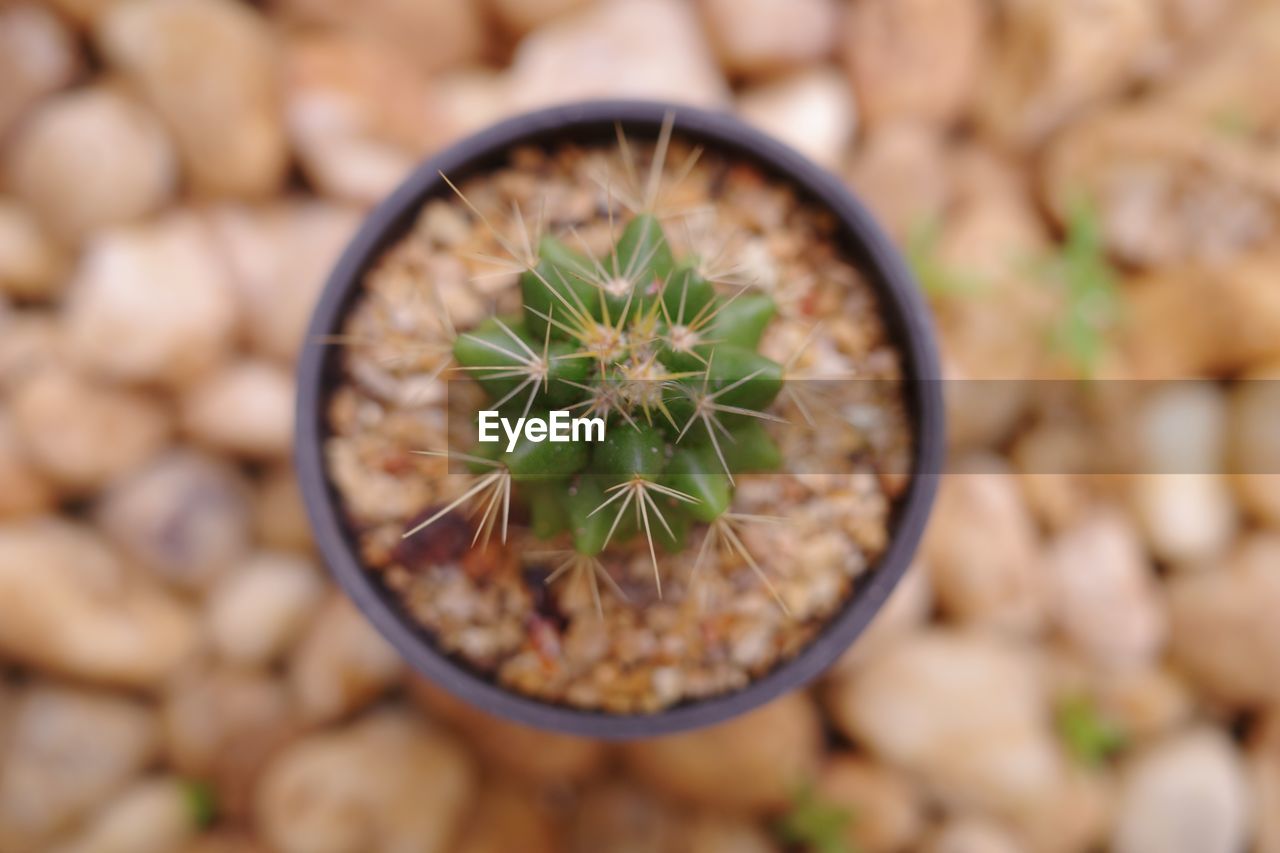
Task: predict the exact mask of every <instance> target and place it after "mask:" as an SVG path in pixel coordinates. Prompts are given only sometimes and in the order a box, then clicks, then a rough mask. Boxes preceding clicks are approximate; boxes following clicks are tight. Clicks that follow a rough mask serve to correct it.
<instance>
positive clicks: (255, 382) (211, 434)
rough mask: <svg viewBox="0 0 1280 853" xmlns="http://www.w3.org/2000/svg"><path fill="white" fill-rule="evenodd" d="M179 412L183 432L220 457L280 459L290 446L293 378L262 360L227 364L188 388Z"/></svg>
mask: <svg viewBox="0 0 1280 853" xmlns="http://www.w3.org/2000/svg"><path fill="white" fill-rule="evenodd" d="M181 409H182V415H181V417H182V427H183V429H184V430H185V431H186V433H187V434H188V435H189V436H190V437H191V438H192V439H194V440H195V441H197V442H199V443H201V444H204V445H206V446H208V447H210V448H213V449H215V450H218V451H221V452H224V453H230V454H234V455H236V456H245V457H249V458H252V459H281V458H284V457H285V456H287V455H288V454H289V449H290V447H291V446H292V443H293V414H294V412H293V410H294V380H293V375H292V374H291V373H290V372H289V371H287V370H285V369H284V368H282V367H279V366H277V365H275V364H271V363H269V362H266V361H257V360H251V359H242V360H240V361H236V362H233V363H231V364H229V365H227V366H226V367H225V368H223V369H221V370H219V371H218V372H217V373H215V374H213V375H212V376H210V377H209V378H208V379H206V380H205V381H204V382H202V383H201V384H200V385H198V386H196V387H195V388H193V389H191V391H190V392H188V393H187V394H186V395H185V396H184V397H183V399H182V402H181Z"/></svg>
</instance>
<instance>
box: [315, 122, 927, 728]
mask: <svg viewBox="0 0 1280 853" xmlns="http://www.w3.org/2000/svg"><path fill="white" fill-rule="evenodd" d="M312 331H313V333H314V336H313V337H314V340H315V345H313V346H311V347H309V348H308V350H307V351H306V353H305V355H304V358H303V363H302V366H301V372H300V405H299V417H298V467H299V474H300V477H301V479H302V482H303V487H304V494H305V495H306V497H307V501H308V507H309V511H310V512H311V515H312V520H313V524H314V526H315V532H316V537H317V541H318V543H319V545H320V547H321V549H322V551H323V553H324V556H325V558H326V560H327V562H328V563H329V565H330V567H331V568H332V570H333V571H334V573H335V575H336V577H337V578H338V580H339V581H340V583H341V584H342V585H343V586H344V588H345V589H346V590H347V591H348V593H349V594H351V595H352V596H353V598H354V599H355V601H356V602H357V604H359V605H360V606H361V607H362V609H363V610H364V611H365V612H366V613H367V614H368V615H369V616H370V618H371V619H372V621H373V623H374V624H375V625H376V626H378V628H379V629H380V630H382V631H383V633H384V634H385V635H386V636H387V637H388V638H389V639H390V640H391V641H392V642H393V643H394V644H395V645H396V646H397V647H398V648H399V649H400V650H401V652H402V653H403V654H404V655H405V656H406V658H407V659H408V660H409V661H410V662H411V663H412V664H414V665H415V666H416V667H417V668H418V669H419V670H420V671H422V672H423V673H424V674H425V675H427V676H428V677H429V678H432V679H433V680H435V681H437V682H439V683H441V684H442V685H443V686H445V687H446V688H448V689H450V690H452V691H453V692H455V693H457V694H458V695H460V696H461V697H462V698H464V699H468V700H470V701H473V702H475V703H477V704H479V705H481V706H483V707H485V708H487V709H489V710H491V711H495V712H497V713H501V714H505V715H507V716H509V717H512V718H514V719H517V720H520V721H523V722H526V723H530V724H533V725H540V726H544V727H549V728H555V729H560V730H564V731H571V732H576V733H581V734H589V735H593V736H603V737H634V736H640V735H645V734H653V733H660V732H669V731H675V730H679V729H683V728H688V727H691V726H696V725H701V724H705V723H708V722H713V721H716V720H719V719H723V718H725V717H727V716H730V715H732V714H735V713H738V712H740V711H742V710H745V709H747V708H749V707H752V706H754V705H756V704H759V703H760V702H763V701H766V700H767V699H768V698H770V697H772V696H775V695H777V694H778V693H780V692H781V691H783V690H786V689H788V688H791V687H794V686H796V685H798V684H800V683H802V682H804V681H805V680H807V679H808V678H811V677H812V676H813V675H815V674H816V673H818V672H820V671H821V670H822V669H823V668H825V667H826V666H828V665H829V664H830V663H831V662H832V661H833V660H834V659H835V658H836V657H837V656H838V655H839V653H840V652H841V651H842V650H843V649H844V648H845V647H847V646H848V644H849V643H850V642H852V641H853V639H854V638H855V637H856V636H857V634H858V633H859V632H860V631H861V630H862V628H863V627H864V626H865V625H866V623H867V622H868V621H869V620H870V618H871V616H872V615H873V614H874V613H875V611H876V610H877V609H878V607H879V606H880V604H881V603H882V602H883V600H884V599H885V597H886V596H887V595H888V593H889V591H890V590H891V589H892V587H893V585H894V583H895V582H896V580H897V578H898V577H899V576H900V575H901V573H902V571H903V570H904V569H905V567H906V565H907V563H908V562H909V560H910V557H911V553H912V551H913V549H914V546H915V543H916V540H917V539H918V536H919V533H920V530H921V528H922V526H923V522H924V519H925V516H926V514H927V510H928V507H929V504H930V502H931V499H932V492H933V483H932V481H933V477H932V475H933V474H934V473H936V471H937V469H938V466H939V458H940V452H941V451H940V444H941V411H940V410H941V406H940V400H939V394H938V389H937V387H936V382H934V381H932V380H934V379H936V376H937V365H936V356H935V354H934V350H933V344H932V339H931V337H930V330H929V325H928V321H927V317H926V315H925V312H924V309H923V307H922V304H921V301H920V300H919V298H918V297H917V296H916V294H915V292H914V289H913V286H912V284H911V282H910V280H909V278H908V277H907V275H906V273H905V272H904V269H903V266H902V264H901V262H900V261H899V260H898V258H897V256H896V255H895V254H894V253H893V251H892V249H891V248H890V247H889V245H888V243H887V241H886V240H885V238H884V237H883V236H882V235H881V233H880V232H879V231H878V230H877V229H876V227H875V226H874V224H873V223H872V222H870V220H869V219H868V217H867V216H866V214H865V213H864V212H863V210H862V208H861V207H860V206H859V205H858V204H857V203H856V202H855V201H854V200H853V199H851V198H850V197H849V196H848V194H847V193H846V192H845V191H844V190H843V189H842V188H841V187H840V186H839V184H838V182H837V181H836V180H835V179H834V178H832V177H831V176H829V175H827V174H826V173H824V172H822V171H821V170H819V169H817V168H816V167H814V166H812V165H811V164H809V163H808V162H807V161H804V160H803V159H802V158H800V157H799V156H798V155H796V154H794V153H793V152H791V151H789V150H788V149H786V148H784V147H783V146H781V145H778V144H777V143H775V142H772V141H771V140H769V139H767V138H765V137H763V136H761V135H759V134H758V133H756V132H754V131H751V130H749V129H748V128H746V127H744V126H742V125H740V124H739V123H738V122H736V121H735V120H733V119H731V118H729V117H727V116H724V115H719V114H711V113H704V112H701V111H697V110H692V109H688V108H672V107H668V106H663V105H656V104H643V103H596V104H585V105H576V106H570V107H562V108H556V109H553V110H549V111H544V112H541V113H536V114H532V115H529V116H524V117H522V118H518V119H515V120H513V121H510V122H507V123H505V124H502V125H499V126H497V127H495V128H493V129H491V130H489V131H487V132H485V133H482V134H480V135H478V136H476V137H473V138H472V139H470V140H467V141H465V142H463V143H461V144H459V145H458V146H456V147H455V148H453V149H451V150H450V151H448V152H445V153H444V154H442V155H440V156H439V157H438V158H436V159H435V160H434V161H432V162H431V163H428V164H426V165H424V167H422V169H420V170H419V171H418V172H416V173H415V174H414V175H413V176H412V177H411V178H410V179H409V180H408V181H407V182H406V184H405V185H404V186H403V187H402V188H401V189H400V190H399V191H397V193H395V194H394V195H393V196H392V197H391V198H390V199H389V200H388V201H387V202H386V203H384V204H383V205H382V206H381V207H380V208H379V209H378V210H377V211H375V213H374V214H373V215H372V217H371V218H370V220H369V221H368V223H367V224H366V226H365V227H364V229H363V230H362V231H361V232H360V234H359V235H358V236H357V237H356V238H355V240H354V242H353V244H352V246H351V247H350V248H349V249H348V251H347V253H346V254H345V256H344V257H343V259H342V260H341V261H340V263H339V265H338V268H337V269H336V270H335V273H334V275H333V277H332V278H331V280H330V282H329V285H328V287H327V289H326V291H325V293H324V295H323V297H322V299H321V302H320V305H319V306H318V308H317V311H316V315H315V320H314V323H313V329H312ZM326 344H328V345H326Z"/></svg>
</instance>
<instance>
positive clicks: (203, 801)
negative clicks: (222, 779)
mask: <svg viewBox="0 0 1280 853" xmlns="http://www.w3.org/2000/svg"><path fill="white" fill-rule="evenodd" d="M182 795H183V800H184V802H185V804H186V807H187V814H188V815H190V817H191V822H192V824H194V825H195V826H196V827H197V828H198V829H208V828H209V827H210V826H213V824H214V823H216V822H217V820H218V794H217V792H216V791H215V790H214V789H213V786H212V785H210V784H209V783H208V782H204V781H201V780H198V779H188V780H186V781H184V782H183V783H182Z"/></svg>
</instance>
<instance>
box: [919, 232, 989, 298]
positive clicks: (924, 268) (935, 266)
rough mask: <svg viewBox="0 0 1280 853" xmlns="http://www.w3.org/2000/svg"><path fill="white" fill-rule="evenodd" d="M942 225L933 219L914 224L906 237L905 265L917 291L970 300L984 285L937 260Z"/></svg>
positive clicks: (979, 279) (941, 296)
mask: <svg viewBox="0 0 1280 853" xmlns="http://www.w3.org/2000/svg"><path fill="white" fill-rule="evenodd" d="M941 239H942V221H941V219H939V218H938V217H936V216H929V217H925V218H922V219H918V220H916V221H915V222H914V223H913V224H912V225H911V228H910V230H909V231H908V233H907V245H906V254H907V263H908V264H909V265H910V267H911V272H912V274H914V275H915V278H916V281H917V282H919V283H920V289H921V290H923V291H924V292H925V293H926V294H927V295H929V296H932V297H936V298H947V297H954V296H972V295H973V294H975V293H977V292H978V291H980V290H982V289H983V288H984V287H985V286H986V283H985V282H984V281H983V280H982V279H981V278H980V277H978V276H976V275H972V274H970V273H968V272H965V271H963V270H957V269H955V268H954V267H953V266H950V265H949V264H946V263H944V262H943V261H942V260H941V258H940V257H939V254H940V253H939V248H938V247H939V243H940V242H941Z"/></svg>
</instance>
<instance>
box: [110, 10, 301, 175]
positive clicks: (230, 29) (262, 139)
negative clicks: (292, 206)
mask: <svg viewBox="0 0 1280 853" xmlns="http://www.w3.org/2000/svg"><path fill="white" fill-rule="evenodd" d="M96 36H97V43H98V46H99V48H100V50H101V51H102V53H103V55H104V56H105V58H106V60H107V61H108V62H109V63H110V64H111V65H112V66H114V67H116V68H118V69H120V70H121V71H123V72H124V73H125V74H126V75H127V76H128V77H129V78H130V79H131V80H132V81H133V82H134V83H136V84H137V86H138V87H139V88H140V89H141V90H142V91H143V92H144V93H145V94H146V96H147V98H148V99H149V100H150V101H151V103H152V104H153V105H154V106H155V108H156V110H157V111H158V112H159V113H160V115H161V116H162V117H163V118H164V120H165V121H166V123H167V124H168V125H169V127H170V129H171V130H172V131H173V133H174V136H175V138H176V140H177V143H178V150H179V152H180V153H181V156H182V162H183V165H184V167H185V171H186V175H187V177H188V179H189V180H190V182H191V186H192V188H193V189H194V190H195V191H196V192H198V193H202V194H207V195H214V196H238V197H256V196H264V195H268V194H270V193H272V192H274V191H275V190H277V189H278V188H279V186H280V183H281V181H282V180H283V178H284V173H285V168H286V166H287V164H288V151H287V148H286V142H285V133H284V122H283V115H282V110H281V93H280V70H279V67H278V57H277V54H276V47H275V41H274V36H273V34H272V32H271V29H270V27H269V26H268V24H267V22H266V20H264V19H263V17H262V15H261V13H259V12H258V11H257V10H255V9H254V8H253V7H251V6H247V5H245V4H243V3H236V2H233V0H136V2H130V3H121V4H119V5H116V6H113V7H112V8H111V10H110V11H109V12H108V13H107V14H105V15H104V16H103V17H102V19H101V21H100V22H99V25H98V27H97V30H96ZM197 92H198V93H199V97H194V96H193V93H197Z"/></svg>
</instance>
